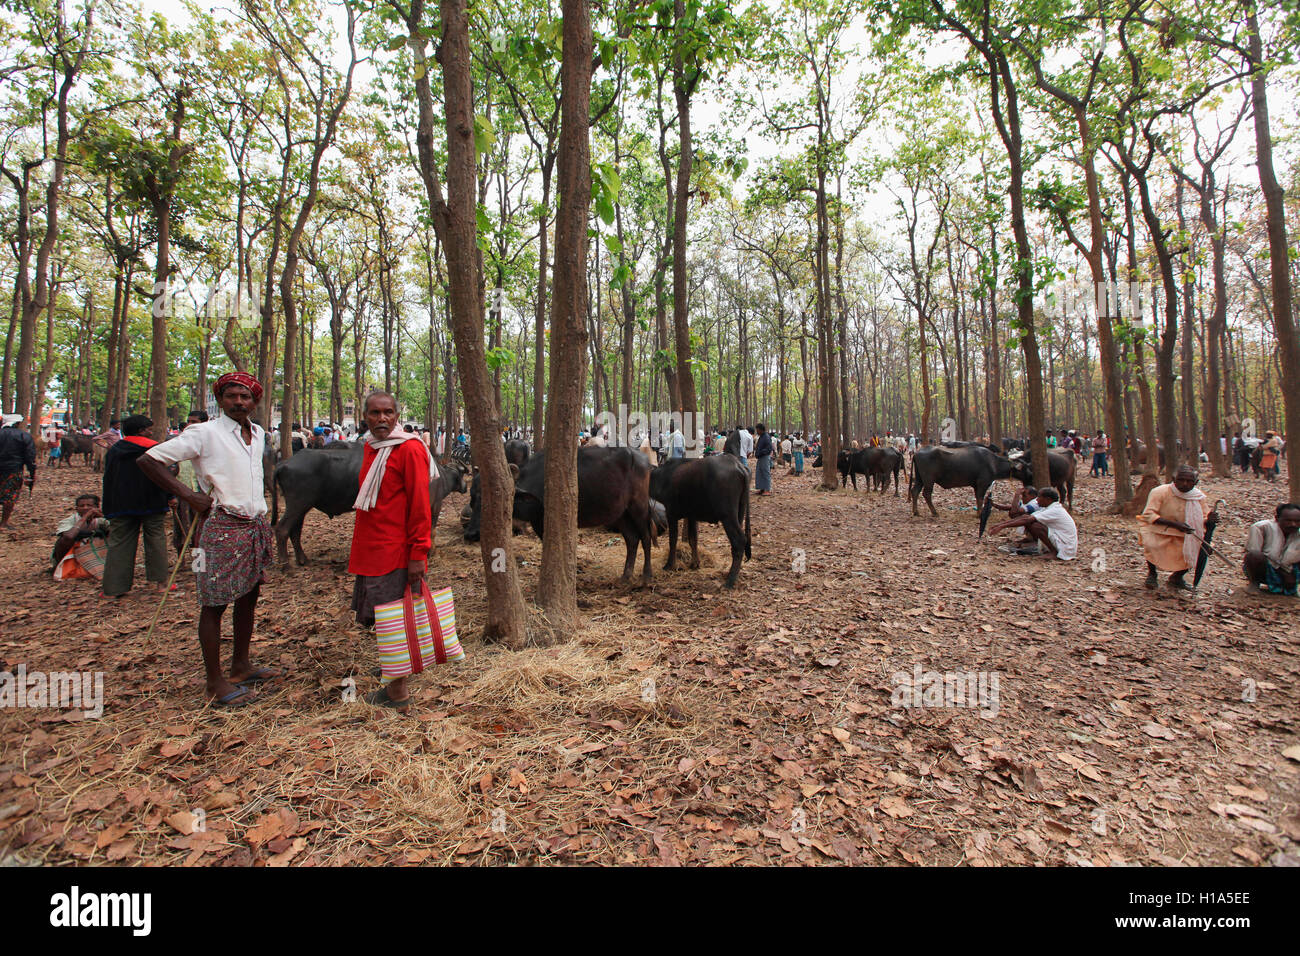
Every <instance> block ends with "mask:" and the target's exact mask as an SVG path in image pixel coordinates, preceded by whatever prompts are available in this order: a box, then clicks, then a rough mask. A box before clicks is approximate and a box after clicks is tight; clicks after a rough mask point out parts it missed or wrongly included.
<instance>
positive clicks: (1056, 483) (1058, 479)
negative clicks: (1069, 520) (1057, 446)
mask: <svg viewBox="0 0 1300 956" xmlns="http://www.w3.org/2000/svg"><path fill="white" fill-rule="evenodd" d="M1077 464H1078V459H1076V458H1075V457H1074V452H1071V451H1049V452H1048V453H1047V470H1048V471H1049V472H1050V473H1051V485H1052V487H1053V488H1055V489H1056V493H1057V494H1058V495H1060V496H1061V504H1063V505H1065V507H1066V508H1067V509H1069V510H1070V511H1073V510H1074V473H1075V468H1076V466H1077ZM1011 477H1012V478H1014V479H1016V480H1017V481H1018V482H1020V483H1021V484H1022V485H1025V486H1026V487H1034V488H1037V487H1038V485H1036V484H1035V483H1034V464H1033V462H1032V461H1031V460H1030V458H1029V456H1028V455H1025V456H1024V457H1023V458H1016V459H1014V460H1013V464H1012V466H1011Z"/></svg>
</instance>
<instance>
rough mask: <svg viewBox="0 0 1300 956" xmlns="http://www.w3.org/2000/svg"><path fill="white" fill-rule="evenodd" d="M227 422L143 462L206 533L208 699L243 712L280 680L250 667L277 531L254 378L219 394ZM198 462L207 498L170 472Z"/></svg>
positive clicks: (193, 433) (228, 383) (239, 375)
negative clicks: (227, 643) (263, 687)
mask: <svg viewBox="0 0 1300 956" xmlns="http://www.w3.org/2000/svg"><path fill="white" fill-rule="evenodd" d="M212 391H213V392H214V393H215V394H216V396H217V403H218V404H219V405H220V406H221V414H220V415H218V416H217V417H216V418H215V419H213V420H212V421H209V422H202V423H200V424H197V425H191V426H189V427H188V428H186V429H185V431H183V432H182V433H181V434H180V435H177V436H176V437H175V438H173V439H171V440H170V441H166V442H163V443H162V444H159V445H155V446H153V447H152V448H150V449H149V450H148V452H146V453H145V454H144V455H142V456H141V457H140V462H139V467H140V471H141V472H143V473H144V474H145V476H146V477H148V478H149V479H150V480H152V481H153V482H154V483H155V484H157V485H158V486H159V487H161V488H163V489H165V490H166V491H168V492H170V493H171V494H173V495H175V496H176V497H178V498H180V499H182V500H184V501H186V502H188V503H189V506H190V508H191V510H192V511H193V512H194V514H196V515H198V516H200V517H199V520H201V521H203V528H202V531H201V532H200V534H199V539H198V548H199V549H200V550H199V558H200V560H201V562H202V563H201V564H200V565H199V566H198V568H197V570H196V575H195V576H196V578H197V580H198V591H199V604H200V606H201V609H200V613H199V644H200V646H201V647H202V649H203V666H204V669H205V670H206V672H207V695H208V699H209V700H211V701H212V703H213V704H214V705H216V706H218V707H243V706H244V705H245V704H249V703H252V702H253V701H254V700H256V699H257V697H256V695H255V694H253V692H252V691H251V690H250V685H252V684H257V683H261V682H262V681H267V680H271V679H273V678H276V677H279V676H280V672H279V671H278V670H275V669H274V668H269V667H257V666H256V665H254V664H253V663H252V662H251V661H250V660H249V645H250V644H251V643H252V640H253V618H254V614H255V612H256V610H257V598H258V594H259V592H260V590H261V585H262V581H263V578H264V572H265V570H266V568H267V567H268V566H269V565H270V563H271V526H270V524H269V523H268V522H267V520H266V500H265V499H264V498H263V497H262V446H263V441H264V438H263V434H264V433H263V431H262V429H261V427H260V426H258V425H257V424H255V423H254V422H252V421H250V420H249V416H250V415H251V414H252V413H253V411H254V409H256V407H257V403H258V401H259V400H260V399H261V397H262V386H261V384H260V383H259V382H258V381H257V379H255V378H253V376H251V375H247V374H245V373H243V372H231V373H229V374H227V375H223V376H221V377H220V378H219V379H217V381H216V383H215V384H214V385H213V387H212ZM186 460H193V461H194V472H195V475H196V476H197V477H198V479H199V484H200V487H201V488H203V489H206V492H207V493H206V494H205V493H203V492H201V491H196V490H195V489H193V488H187V487H185V485H183V484H181V483H180V482H179V481H177V480H176V478H175V477H173V476H172V474H171V472H170V471H168V469H167V466H168V465H172V464H176V463H177V462H180V461H186ZM231 603H233V604H234V605H235V620H234V637H235V646H234V653H233V654H232V656H231V661H230V674H229V676H227V675H225V674H223V673H222V672H221V618H222V615H224V614H225V612H226V605H227V604H231Z"/></svg>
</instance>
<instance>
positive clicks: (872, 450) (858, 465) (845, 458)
mask: <svg viewBox="0 0 1300 956" xmlns="http://www.w3.org/2000/svg"><path fill="white" fill-rule="evenodd" d="M836 464H837V466H838V467H839V471H840V487H841V488H842V487H845V486H846V485H847V484H848V483H849V480H850V479H852V481H853V490H854V491H857V490H858V475H863V476H865V477H866V478H868V479H870V481H871V487H873V488H876V489H877V490H879V491H880V493H881V494H884V493H885V490H886V489H887V488H888V487H889V476H890V474H893V476H894V497H898V476H899V473H900V472H902V470H903V456H902V455H900V454H899V453H898V451H896V450H895V449H893V448H885V447H879V448H876V447H868V448H863V449H861V450H860V451H846V450H844V449H840V453H839V456H838V458H837V459H836Z"/></svg>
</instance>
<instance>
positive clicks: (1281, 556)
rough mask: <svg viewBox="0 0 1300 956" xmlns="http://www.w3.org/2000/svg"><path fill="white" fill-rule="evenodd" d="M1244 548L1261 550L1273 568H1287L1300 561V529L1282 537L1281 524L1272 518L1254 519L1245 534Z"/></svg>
mask: <svg viewBox="0 0 1300 956" xmlns="http://www.w3.org/2000/svg"><path fill="white" fill-rule="evenodd" d="M1246 550H1247V551H1263V552H1264V554H1265V555H1267V557H1268V560H1269V561H1271V562H1272V563H1273V566H1274V567H1275V568H1276V567H1283V568H1289V567H1291V566H1292V565H1294V564H1297V563H1300V531H1295V532H1292V534H1291V537H1289V538H1284V536H1283V534H1282V526H1281V525H1279V524H1278V523H1277V522H1276V521H1275V520H1274V519H1272V518H1265V519H1264V520H1263V521H1256V522H1255V523H1254V524H1253V525H1251V526H1250V533H1249V534H1248V535H1247V536H1246Z"/></svg>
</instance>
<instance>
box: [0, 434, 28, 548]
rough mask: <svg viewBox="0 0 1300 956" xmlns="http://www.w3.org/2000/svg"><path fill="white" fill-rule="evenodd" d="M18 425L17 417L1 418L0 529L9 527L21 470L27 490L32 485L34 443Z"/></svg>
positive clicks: (18, 489) (21, 483) (16, 497)
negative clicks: (25, 480) (24, 472)
mask: <svg viewBox="0 0 1300 956" xmlns="http://www.w3.org/2000/svg"><path fill="white" fill-rule="evenodd" d="M22 422H23V416H21V415H5V416H4V419H3V423H2V427H0V528H7V527H9V516H10V515H11V514H13V511H14V505H16V504H17V503H18V495H19V494H20V493H21V492H22V490H23V469H24V468H26V469H27V471H28V473H29V477H28V479H27V484H28V486H29V487H30V486H32V485H35V484H36V443H35V442H33V441H32V436H31V435H29V434H28V433H27V431H26V430H25V429H22V428H19V427H18V426H19V425H21V424H22Z"/></svg>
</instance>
